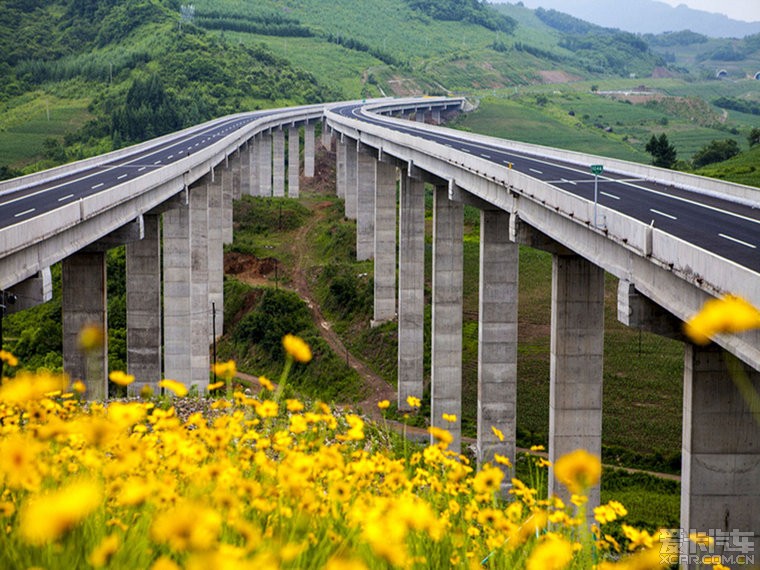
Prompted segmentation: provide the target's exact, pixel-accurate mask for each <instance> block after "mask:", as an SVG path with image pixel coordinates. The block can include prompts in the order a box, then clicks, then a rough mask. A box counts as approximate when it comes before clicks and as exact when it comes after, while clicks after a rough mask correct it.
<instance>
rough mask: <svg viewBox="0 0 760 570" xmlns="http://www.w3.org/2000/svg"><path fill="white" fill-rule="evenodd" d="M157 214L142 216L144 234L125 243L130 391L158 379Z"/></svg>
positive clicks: (153, 382) (159, 250) (159, 344)
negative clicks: (137, 239) (133, 378)
mask: <svg viewBox="0 0 760 570" xmlns="http://www.w3.org/2000/svg"><path fill="white" fill-rule="evenodd" d="M159 221H160V220H159V216H158V215H148V214H145V215H144V216H143V228H144V232H145V233H144V237H143V239H141V240H140V241H136V242H132V243H128V244H127V255H126V258H127V372H129V374H132V375H133V376H134V377H135V381H134V383H133V384H131V385H130V387H129V393H130V394H139V393H140V390H141V389H142V388H143V387H144V386H151V387H152V388H154V391H155V387H156V385H157V384H158V381H159V380H160V379H161V362H162V361H161V230H160V223H159Z"/></svg>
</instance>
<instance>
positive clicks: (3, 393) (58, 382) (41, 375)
mask: <svg viewBox="0 0 760 570" xmlns="http://www.w3.org/2000/svg"><path fill="white" fill-rule="evenodd" d="M68 383H69V382H68V379H67V378H66V376H61V375H55V374H50V373H48V372H37V373H36V374H30V373H26V372H22V373H20V374H17V375H16V377H15V378H13V379H11V380H7V379H6V381H5V382H4V383H3V384H2V386H0V401H2V402H6V403H9V404H21V403H25V402H29V401H31V400H40V399H42V398H45V397H46V395H47V394H50V393H53V392H57V391H63V390H65V389H66V387H67V386H68Z"/></svg>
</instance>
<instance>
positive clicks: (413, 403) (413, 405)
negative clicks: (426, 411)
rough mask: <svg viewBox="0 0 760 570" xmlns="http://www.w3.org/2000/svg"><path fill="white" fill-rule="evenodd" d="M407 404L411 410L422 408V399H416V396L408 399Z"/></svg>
mask: <svg viewBox="0 0 760 570" xmlns="http://www.w3.org/2000/svg"><path fill="white" fill-rule="evenodd" d="M406 403H407V404H409V407H410V408H419V407H420V406H422V402H421V401H420V399H419V398H415V397H414V396H409V397H408V398H407V399H406Z"/></svg>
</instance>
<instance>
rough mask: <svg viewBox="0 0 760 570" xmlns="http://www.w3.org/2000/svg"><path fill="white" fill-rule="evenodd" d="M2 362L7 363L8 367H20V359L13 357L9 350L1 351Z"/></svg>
mask: <svg viewBox="0 0 760 570" xmlns="http://www.w3.org/2000/svg"><path fill="white" fill-rule="evenodd" d="M0 360H2V361H3V362H5V363H6V364H7V365H8V366H18V358H16V357H15V356H13V355H12V354H11V353H10V352H8V351H7V350H0Z"/></svg>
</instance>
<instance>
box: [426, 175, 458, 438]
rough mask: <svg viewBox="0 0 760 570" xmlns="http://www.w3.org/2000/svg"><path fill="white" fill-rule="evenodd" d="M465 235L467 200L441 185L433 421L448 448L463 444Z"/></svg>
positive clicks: (436, 206) (436, 220) (436, 211)
mask: <svg viewBox="0 0 760 570" xmlns="http://www.w3.org/2000/svg"><path fill="white" fill-rule="evenodd" d="M463 239H464V206H463V205H462V204H461V203H457V202H452V201H450V200H449V188H448V185H439V186H436V187H435V191H434V194H433V311H432V315H433V318H432V357H431V406H430V408H431V418H430V422H431V424H432V425H433V426H436V427H440V428H444V429H446V430H448V431H449V432H450V433H451V435H452V436H453V437H454V441H453V442H452V443H451V445H450V446H449V448H450V449H451V450H452V451H456V452H459V451H461V447H462V301H463V297H462V283H463V253H464V241H463ZM443 414H449V415H454V416H456V421H454V422H448V421H445V420H444V419H443V418H442V415H443Z"/></svg>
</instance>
